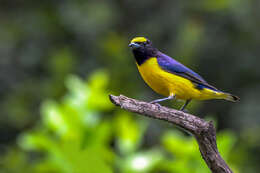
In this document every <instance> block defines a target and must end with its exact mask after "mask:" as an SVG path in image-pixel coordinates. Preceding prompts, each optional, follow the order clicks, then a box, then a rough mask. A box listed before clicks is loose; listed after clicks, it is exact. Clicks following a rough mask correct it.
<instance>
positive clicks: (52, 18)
mask: <svg viewBox="0 0 260 173" xmlns="http://www.w3.org/2000/svg"><path fill="white" fill-rule="evenodd" d="M259 8H260V1H258V0H244V1H242V0H196V1H192V0H188V1H181V0H176V1H170V0H162V1H157V0H142V1H140V0H114V1H113V0H107V1H105V0H99V1H94V0H93V1H90V0H73V1H72V0H71V1H69V0H67V1H66V0H44V1H35V0H9V1H8V0H1V1H0V98H1V99H0V110H1V111H0V112H1V114H0V158H1V157H2V158H3V157H5V155H7V154H8V153H9V152H10V151H12V150H14V149H13V148H16V149H17V144H16V141H17V137H18V136H19V135H20V134H21V133H23V132H26V131H28V130H31V129H33V128H35V127H36V128H37V126H38V125H39V121H40V111H39V107H40V105H41V103H42V102H43V100H46V99H54V100H59V99H61V97H62V96H64V95H65V93H66V92H67V89H66V88H65V85H64V80H65V79H66V78H67V76H68V75H70V74H75V75H77V76H81V77H82V78H88V76H90V74H91V73H93V72H95V71H96V70H100V69H101V70H106V73H107V74H108V75H109V76H110V78H109V82H108V87H107V89H108V92H107V93H113V94H124V95H127V96H129V97H134V98H137V99H143V100H152V99H155V98H159V97H160V96H159V95H156V94H155V93H154V92H153V91H152V90H151V89H150V88H149V87H147V85H146V84H145V83H144V82H143V81H142V79H141V77H140V75H139V74H138V71H137V69H136V67H135V63H134V59H133V56H132V54H131V51H130V50H129V48H128V46H127V45H128V43H129V41H130V40H131V39H132V38H133V37H135V36H145V37H148V38H149V39H150V40H151V41H152V42H153V44H154V45H155V46H156V47H157V48H158V49H160V50H161V51H162V52H164V53H166V54H168V55H170V56H172V57H174V58H175V59H176V60H178V61H180V62H182V63H183V64H185V65H187V66H189V67H190V68H192V69H193V70H194V71H196V72H198V73H200V74H201V75H202V76H203V77H204V78H205V79H206V80H207V81H208V82H209V83H210V84H212V85H214V86H216V87H217V88H219V89H221V90H224V91H226V92H231V93H233V94H235V95H237V96H239V97H240V98H241V102H239V103H230V102H226V101H220V100H213V101H204V102H199V101H194V102H192V103H191V104H190V105H189V106H188V109H189V110H190V112H191V113H194V114H196V115H199V116H201V117H205V116H207V117H211V119H212V118H213V119H215V120H216V121H217V123H218V130H230V131H233V132H234V133H235V136H236V137H237V142H236V150H235V151H234V154H235V155H236V156H235V157H238V158H239V157H243V158H244V159H242V160H243V161H240V162H237V165H238V167H239V168H240V170H245V172H247V173H248V172H257V170H259V169H260V167H259V162H260V157H259V155H260V146H259V144H260V135H259V130H260V126H259V124H260V116H259V115H260V106H259V97H260V68H259V64H260V58H259V57H260V30H259V28H260V22H259V21H260V11H259ZM165 105H168V106H172V103H165ZM179 105H180V103H177V104H176V103H174V107H175V106H179ZM111 115H112V113H111ZM134 117H135V116H134ZM150 124H151V127H150V128H152V129H153V128H154V129H159V127H161V126H167V125H165V124H161V123H159V122H157V121H156V122H150ZM154 131H156V130H154ZM158 133H159V132H157V133H155V134H154V132H153V131H152V130H151V131H150V133H147V139H150V140H151V141H150V142H149V140H148V142H147V143H149V144H150V145H156V142H154V141H155V140H154V138H155V137H158V135H160V134H158ZM18 148H19V147H18ZM237 153H243V154H237ZM245 158H246V159H245ZM0 160H2V159H0ZM238 160H239V159H238ZM0 164H1V163H0Z"/></svg>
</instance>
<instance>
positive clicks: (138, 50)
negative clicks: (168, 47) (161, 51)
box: [129, 37, 158, 65]
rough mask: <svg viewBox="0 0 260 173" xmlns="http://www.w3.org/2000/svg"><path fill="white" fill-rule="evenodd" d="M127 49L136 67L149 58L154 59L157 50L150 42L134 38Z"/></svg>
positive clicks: (143, 38) (142, 38)
mask: <svg viewBox="0 0 260 173" xmlns="http://www.w3.org/2000/svg"><path fill="white" fill-rule="evenodd" d="M129 47H130V48H131V49H132V51H133V54H134V57H135V60H136V62H137V63H138V65H141V64H143V63H144V62H145V61H146V60H148V59H149V58H151V57H156V54H157V52H158V51H157V49H156V48H154V47H153V46H152V42H151V41H150V40H148V39H147V38H145V37H135V38H133V39H132V40H131V42H130V44H129Z"/></svg>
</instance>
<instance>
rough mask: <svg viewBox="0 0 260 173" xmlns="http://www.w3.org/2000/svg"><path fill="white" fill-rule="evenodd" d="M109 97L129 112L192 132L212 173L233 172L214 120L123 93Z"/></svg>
mask: <svg viewBox="0 0 260 173" xmlns="http://www.w3.org/2000/svg"><path fill="white" fill-rule="evenodd" d="M109 98H110V100H111V102H112V103H113V104H115V105H116V106H120V107H121V108H122V109H125V110H127V111H129V112H134V113H138V114H141V115H144V116H147V117H150V118H155V119H159V120H164V121H167V122H169V123H172V124H174V125H176V126H178V127H181V128H182V129H184V130H187V131H188V132H190V133H192V134H193V136H194V137H195V138H196V140H197V142H198V144H199V149H200V153H201V156H202V158H203V159H204V160H205V162H206V163H207V165H208V167H209V168H210V170H211V171H212V173H233V172H232V170H231V169H230V168H229V166H228V165H227V164H226V163H225V161H224V160H223V159H222V157H221V155H220V154H219V151H218V148H217V143H216V130H215V128H214V126H213V124H212V122H207V121H205V120H203V119H201V118H199V117H196V116H194V115H191V114H188V113H184V112H182V111H178V110H175V109H170V108H167V107H163V106H158V105H155V104H150V103H147V102H143V101H138V100H135V99H132V98H128V97H126V96H123V95H120V96H113V95H110V96H109Z"/></svg>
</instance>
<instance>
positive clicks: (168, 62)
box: [157, 52, 218, 91]
mask: <svg viewBox="0 0 260 173" xmlns="http://www.w3.org/2000/svg"><path fill="white" fill-rule="evenodd" d="M157 61H158V64H159V66H160V67H161V68H162V69H163V70H165V71H167V72H170V73H173V74H175V75H178V76H181V77H183V78H186V79H188V80H190V81H191V82H192V83H194V84H197V87H198V88H199V89H203V88H209V89H212V90H215V91H218V89H217V88H215V87H213V86H211V85H209V84H208V83H207V82H206V81H205V80H204V79H203V78H202V77H201V76H200V75H198V74H197V73H195V72H194V71H192V70H191V69H189V68H188V67H186V66H184V65H183V64H181V63H179V62H178V61H176V60H174V59H172V58H171V57H169V56H167V55H165V54H163V53H161V52H158V54H157Z"/></svg>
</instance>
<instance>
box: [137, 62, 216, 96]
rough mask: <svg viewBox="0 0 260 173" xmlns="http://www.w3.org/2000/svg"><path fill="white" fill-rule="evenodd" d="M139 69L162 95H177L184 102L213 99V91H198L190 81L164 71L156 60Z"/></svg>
mask: <svg viewBox="0 0 260 173" xmlns="http://www.w3.org/2000/svg"><path fill="white" fill-rule="evenodd" d="M137 67H138V70H139V72H140V74H141V76H142V78H143V79H144V81H145V82H146V83H147V84H148V85H149V86H150V87H151V88H152V89H153V90H154V91H156V92H157V93H159V94H161V95H164V96H170V95H176V97H177V98H178V99H184V100H187V99H193V98H195V99H209V98H210V97H212V93H213V92H212V91H208V89H203V90H198V89H196V88H195V87H194V84H193V83H192V82H190V81H189V80H188V79H185V78H183V77H180V76H177V75H174V74H172V73H169V72H167V71H164V70H162V69H161V67H160V66H159V64H158V63H157V59H156V58H150V59H149V60H147V61H145V62H144V63H143V64H142V65H140V66H139V65H137ZM214 95H215V94H214Z"/></svg>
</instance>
